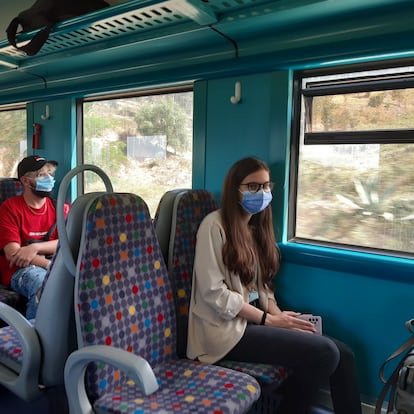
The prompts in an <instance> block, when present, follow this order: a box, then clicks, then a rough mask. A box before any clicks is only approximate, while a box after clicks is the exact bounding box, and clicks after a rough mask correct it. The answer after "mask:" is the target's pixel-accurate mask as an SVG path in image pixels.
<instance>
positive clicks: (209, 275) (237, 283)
mask: <svg viewBox="0 0 414 414" xmlns="http://www.w3.org/2000/svg"><path fill="white" fill-rule="evenodd" d="M225 241H226V236H225V233H224V228H223V226H222V224H221V215H220V210H216V211H214V212H213V213H210V214H209V215H208V216H206V217H205V218H204V220H203V221H202V223H201V225H200V228H199V230H198V233H197V244H196V251H195V259H194V271H193V284H192V293H191V302H190V311H189V323H188V341H187V356H188V358H190V359H195V358H198V359H199V360H200V361H202V362H207V363H214V362H217V361H218V360H220V359H222V358H223V357H224V356H225V355H226V354H227V353H228V352H229V351H230V350H231V349H232V348H233V347H234V346H235V345H236V344H237V343H238V341H239V340H240V338H241V337H242V336H243V334H244V330H245V328H246V325H247V320H246V319H243V318H241V317H240V316H238V313H239V312H240V310H241V309H242V307H243V303H244V302H249V293H250V290H249V288H247V287H245V286H243V285H242V283H241V280H240V277H239V276H238V275H236V274H234V273H230V272H229V271H228V269H227V267H226V266H225V265H224V263H223V258H222V248H223V245H224V243H225ZM260 279H261V277H260V274H259V275H258V280H257V285H258V296H259V303H260V307H261V308H262V309H263V310H267V306H268V300H269V298H270V299H273V300H274V292H273V291H271V289H268V288H267V289H265V288H264V287H263V283H260Z"/></svg>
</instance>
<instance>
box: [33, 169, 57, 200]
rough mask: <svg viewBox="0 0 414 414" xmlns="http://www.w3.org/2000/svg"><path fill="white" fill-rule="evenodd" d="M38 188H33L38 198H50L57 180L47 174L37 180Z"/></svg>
mask: <svg viewBox="0 0 414 414" xmlns="http://www.w3.org/2000/svg"><path fill="white" fill-rule="evenodd" d="M35 182H36V187H31V189H32V192H33V194H35V195H37V196H38V197H48V196H50V194H51V193H52V190H53V187H54V186H55V179H54V177H53V176H51V175H49V174H47V175H45V176H42V177H37V178H36V179H35Z"/></svg>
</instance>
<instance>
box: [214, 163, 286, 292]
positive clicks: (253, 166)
mask: <svg viewBox="0 0 414 414" xmlns="http://www.w3.org/2000/svg"><path fill="white" fill-rule="evenodd" d="M260 170H266V171H267V172H269V173H270V170H269V167H268V166H267V165H266V163H264V162H263V161H261V160H259V159H257V158H253V157H248V158H244V159H242V160H240V161H237V162H236V163H235V164H234V165H233V166H232V167H231V168H230V170H229V172H228V173H227V175H226V178H225V179H224V183H223V191H222V197H221V216H222V221H223V227H224V231H225V232H226V243H225V244H224V246H223V262H224V264H225V265H226V266H227V268H228V269H229V270H230V271H231V272H234V273H236V274H238V275H239V277H240V279H241V281H242V283H243V285H245V286H247V285H248V284H249V283H251V282H252V281H253V278H254V274H255V264H256V262H257V263H258V264H259V266H260V270H261V274H262V278H263V282H264V284H266V285H268V286H269V287H270V286H271V281H272V279H273V277H274V275H275V274H276V273H277V271H278V269H279V266H280V254H279V250H278V248H277V246H276V241H275V234H274V230H273V223H272V210H271V206H270V205H269V206H267V207H266V208H265V209H264V210H263V211H262V212H260V213H257V214H253V215H252V217H251V219H250V221H249V223H248V225H247V226H246V225H245V220H243V217H245V215H246V212H245V211H244V209H243V207H242V206H241V205H240V192H239V186H240V184H241V182H242V181H243V179H244V178H245V177H247V176H248V175H249V174H252V173H254V172H256V171H260Z"/></svg>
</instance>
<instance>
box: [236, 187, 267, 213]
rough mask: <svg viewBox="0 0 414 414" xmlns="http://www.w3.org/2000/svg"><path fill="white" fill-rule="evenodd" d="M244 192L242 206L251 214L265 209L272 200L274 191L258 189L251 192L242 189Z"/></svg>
mask: <svg viewBox="0 0 414 414" xmlns="http://www.w3.org/2000/svg"><path fill="white" fill-rule="evenodd" d="M240 192H241V193H242V196H243V198H242V200H241V201H240V204H241V206H242V207H243V208H244V210H245V211H246V212H247V213H249V214H257V213H260V212H261V211H263V210H264V209H265V208H266V207H267V206H268V205H269V204H270V202H271V201H272V193H271V192H270V191H264V190H261V191H258V192H257V193H251V192H249V191H240Z"/></svg>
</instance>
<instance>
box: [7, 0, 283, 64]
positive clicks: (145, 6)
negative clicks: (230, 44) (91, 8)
mask: <svg viewBox="0 0 414 414" xmlns="http://www.w3.org/2000/svg"><path fill="white" fill-rule="evenodd" d="M279 3H280V4H282V3H285V2H284V1H283V0H278V1H274V0H273V1H272V2H269V1H268V0H205V1H203V0H167V1H142V0H130V1H127V2H125V3H122V4H118V5H115V6H111V7H108V8H105V9H101V10H98V11H96V12H92V13H88V14H85V15H82V16H79V17H76V18H73V19H69V20H66V21H64V22H60V23H58V24H56V26H55V28H54V30H53V31H52V33H51V35H50V37H49V39H48V41H47V42H46V43H45V45H44V46H43V47H42V48H41V50H40V51H39V53H37V55H36V56H27V55H26V54H25V53H24V52H21V51H20V50H17V49H15V48H14V47H13V46H11V45H10V44H9V43H8V41H7V40H3V41H1V42H0V65H4V66H8V67H20V66H21V65H22V64H23V62H25V61H26V60H35V59H38V58H41V57H44V56H47V55H50V54H54V53H60V52H64V51H71V50H72V49H75V48H81V47H84V46H88V47H90V46H91V45H95V46H98V45H99V47H101V46H103V47H108V46H110V45H111V43H112V42H117V41H119V39H123V40H125V39H126V37H128V36H131V35H133V36H134V37H136V36H137V35H139V36H140V40H142V41H145V40H147V39H153V38H157V37H161V36H164V35H168V34H172V33H183V32H185V31H188V30H193V29H195V28H199V27H200V26H208V25H212V24H214V23H217V22H218V21H219V18H220V17H224V16H225V15H227V14H229V13H233V12H238V11H240V10H245V9H249V8H252V7H253V8H254V9H255V10H252V11H251V13H250V14H251V15H254V16H257V15H259V14H261V13H269V12H271V7H270V8H263V7H262V8H261V11H259V10H257V7H258V6H260V5H265V4H268V5H271V4H273V5H275V4H279ZM248 15H249V13H247V14H246V13H242V14H239V15H238V16H237V15H234V16H229V18H228V21H229V22H232V21H234V20H237V19H244V18H246V16H248ZM35 33H36V31H33V32H29V33H20V34H19V35H18V39H17V41H18V44H19V45H21V44H24V43H25V42H28V41H29V40H30V39H31V38H32V37H33V36H34V34H35Z"/></svg>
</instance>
